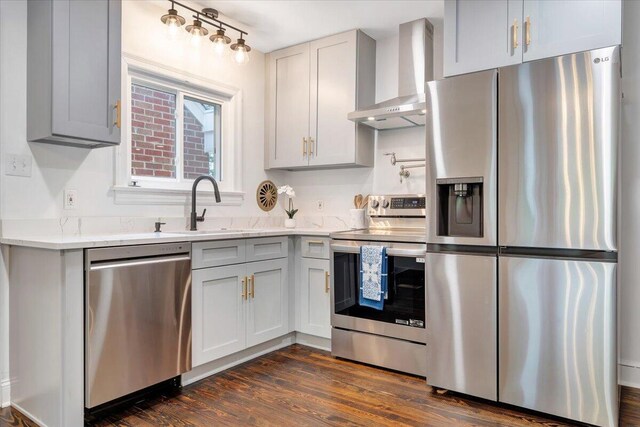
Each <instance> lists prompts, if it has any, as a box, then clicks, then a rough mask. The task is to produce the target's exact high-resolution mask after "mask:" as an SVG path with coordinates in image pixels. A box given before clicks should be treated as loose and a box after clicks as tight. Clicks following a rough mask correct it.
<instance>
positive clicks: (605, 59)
mask: <svg viewBox="0 0 640 427" xmlns="http://www.w3.org/2000/svg"><path fill="white" fill-rule="evenodd" d="M593 62H594V63H595V64H599V63H601V62H609V57H608V56H603V57H602V58H596V59H594V60H593Z"/></svg>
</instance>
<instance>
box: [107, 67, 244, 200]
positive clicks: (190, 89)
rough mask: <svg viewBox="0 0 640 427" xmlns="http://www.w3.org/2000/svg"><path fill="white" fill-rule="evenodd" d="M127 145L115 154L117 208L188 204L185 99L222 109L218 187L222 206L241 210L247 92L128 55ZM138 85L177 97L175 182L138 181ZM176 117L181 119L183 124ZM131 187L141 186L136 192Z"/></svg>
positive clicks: (145, 178)
mask: <svg viewBox="0 0 640 427" xmlns="http://www.w3.org/2000/svg"><path fill="white" fill-rule="evenodd" d="M122 72H123V73H122V74H123V83H124V84H123V89H122V100H123V102H122V113H121V114H122V130H121V131H122V142H121V144H120V145H119V146H118V147H117V148H116V159H115V169H116V170H115V172H116V173H115V182H114V186H113V191H114V193H115V201H116V203H118V204H184V200H185V197H184V196H185V195H188V194H190V191H191V186H192V185H193V179H185V178H184V174H183V167H184V166H183V164H184V159H183V157H184V151H183V147H184V146H183V144H184V139H183V131H184V128H183V121H182V116H183V114H184V111H183V108H184V102H183V100H184V96H187V97H190V98H195V99H197V100H202V101H205V102H211V103H215V104H219V105H220V106H221V108H220V114H221V144H220V157H221V160H222V168H221V170H220V175H221V180H220V182H219V188H220V192H221V194H222V195H223V196H226V197H223V200H224V202H223V204H230V205H240V204H241V203H242V200H243V199H244V193H243V191H242V114H241V112H242V92H241V91H240V90H239V89H236V88H233V87H230V86H226V85H223V84H220V83H218V82H215V81H212V80H208V79H203V78H202V77H200V76H195V75H193V74H190V73H187V72H184V71H182V70H178V69H174V68H171V67H168V66H165V65H162V64H156V63H152V62H149V61H147V60H144V59H141V58H137V57H133V56H130V55H123V70H122ZM134 83H140V84H141V85H143V86H148V87H150V88H156V89H158V90H162V91H166V92H171V93H176V111H175V112H176V156H177V157H178V156H179V158H180V161H178V162H177V164H176V178H165V177H148V176H135V175H133V174H132V170H131V149H132V143H131V104H132V102H131V101H132V99H131V87H132V84H134ZM177 115H180V117H181V118H180V120H178V117H177ZM132 181H136V183H137V185H136V186H132Z"/></svg>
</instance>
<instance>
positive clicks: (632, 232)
mask: <svg viewBox="0 0 640 427" xmlns="http://www.w3.org/2000/svg"><path fill="white" fill-rule="evenodd" d="M638 23H640V2H637V1H625V2H624V21H623V26H624V34H623V40H624V48H623V50H622V77H623V79H622V90H623V93H624V99H623V101H622V182H621V188H622V191H621V193H620V194H621V206H622V221H621V224H620V230H621V233H620V235H621V245H620V281H619V284H620V285H619V301H620V331H619V337H620V363H621V365H622V367H621V371H620V381H621V382H622V383H624V384H628V385H632V386H634V387H640V263H639V262H638V260H640V167H639V166H638V165H639V164H640V50H639V47H640V33H639V32H638V30H637V25H638Z"/></svg>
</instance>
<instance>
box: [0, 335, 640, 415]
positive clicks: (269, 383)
mask: <svg viewBox="0 0 640 427" xmlns="http://www.w3.org/2000/svg"><path fill="white" fill-rule="evenodd" d="M620 424H621V425H623V426H640V390H636V389H631V388H624V389H623V392H622V406H621V423H620ZM5 425H6V426H21V425H25V426H33V425H35V424H33V423H32V422H30V421H29V420H28V419H27V418H26V417H24V416H23V415H21V414H20V413H19V412H17V411H15V410H10V409H8V408H7V409H4V410H0V426H5ZM92 425H93V426H96V427H102V426H113V425H115V426H169V425H173V426H227V425H228V426H239V425H242V426H245V425H256V426H316V425H352V426H356V425H357V426H374V425H380V426H400V425H410V426H417V425H421V426H451V425H456V426H465V425H466V426H536V425H543V426H567V425H571V424H567V423H566V422H563V421H561V420H558V419H549V418H545V417H542V416H541V415H539V414H533V413H531V412H522V411H519V410H517V409H515V408H511V407H505V406H499V405H495V404H490V403H487V402H484V401H480V400H476V399H471V398H466V397H462V396H460V395H457V394H453V393H450V394H445V395H440V394H438V393H436V392H435V391H434V390H433V389H431V387H428V386H427V385H426V384H425V382H424V379H422V378H418V377H413V376H409V375H403V374H399V373H396V372H390V371H386V370H383V369H377V368H373V367H369V366H365V365H360V364H357V363H352V362H348V361H344V360H339V359H334V358H332V357H331V355H330V354H329V353H326V352H323V351H318V350H313V349H310V348H308V347H303V346H300V345H294V346H291V347H288V348H285V349H283V350H280V351H276V352H274V353H270V354H267V355H265V356H263V357H260V358H258V359H255V360H253V361H250V362H247V363H245V364H243V365H241V366H238V367H235V368H232V369H230V370H228V371H225V372H223V373H221V374H218V375H215V376H213V377H210V378H207V379H205V380H202V381H200V382H198V383H196V384H192V385H190V386H187V387H185V388H184V389H182V390H181V391H180V392H178V393H176V394H175V395H168V394H161V395H158V396H155V397H153V398H151V399H149V400H147V401H144V402H142V403H138V404H135V405H133V406H130V407H128V408H125V409H122V410H120V411H119V412H116V413H112V414H110V415H108V416H106V417H103V418H101V419H100V420H98V421H96V422H94V423H92Z"/></svg>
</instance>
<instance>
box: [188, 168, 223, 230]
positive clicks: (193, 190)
mask: <svg viewBox="0 0 640 427" xmlns="http://www.w3.org/2000/svg"><path fill="white" fill-rule="evenodd" d="M203 179H208V180H209V181H211V183H212V184H213V191H214V192H215V195H216V203H220V191H219V190H218V183H217V182H216V180H215V179H213V178H212V177H211V176H209V175H200V176H199V177H197V178H196V179H195V181H193V187H191V231H196V230H197V229H198V226H197V223H198V222H202V221H204V214H205V213H207V210H206V209H205V210H203V211H202V216H198V213H197V212H196V188H197V187H198V184H199V183H200V181H202V180H203Z"/></svg>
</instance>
